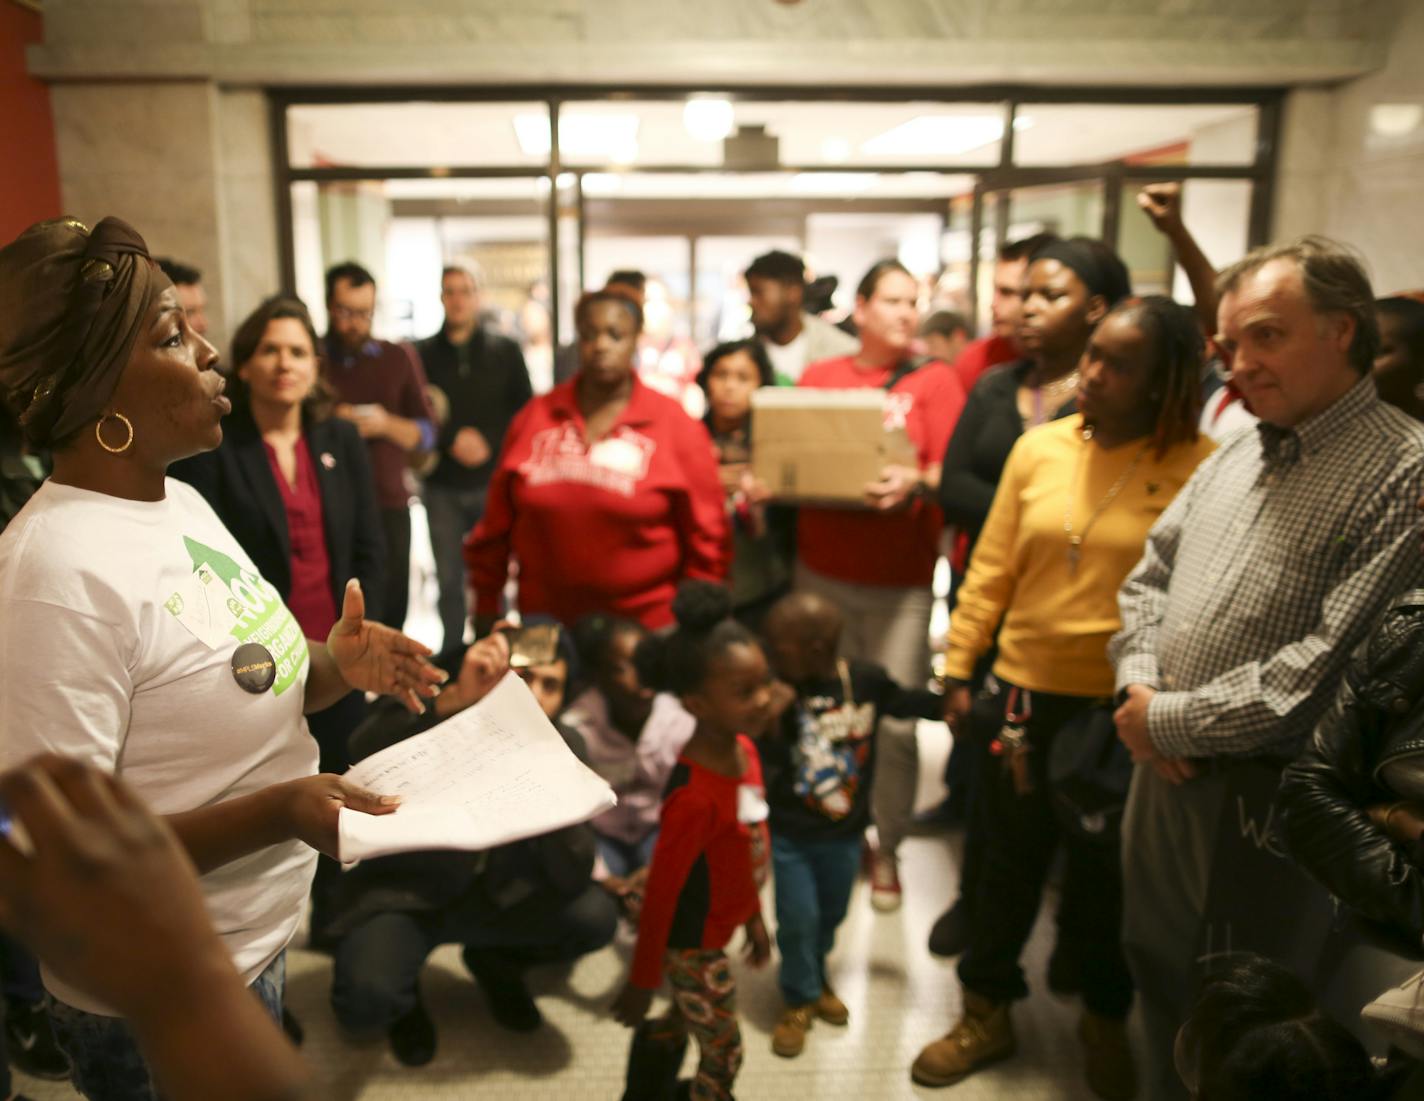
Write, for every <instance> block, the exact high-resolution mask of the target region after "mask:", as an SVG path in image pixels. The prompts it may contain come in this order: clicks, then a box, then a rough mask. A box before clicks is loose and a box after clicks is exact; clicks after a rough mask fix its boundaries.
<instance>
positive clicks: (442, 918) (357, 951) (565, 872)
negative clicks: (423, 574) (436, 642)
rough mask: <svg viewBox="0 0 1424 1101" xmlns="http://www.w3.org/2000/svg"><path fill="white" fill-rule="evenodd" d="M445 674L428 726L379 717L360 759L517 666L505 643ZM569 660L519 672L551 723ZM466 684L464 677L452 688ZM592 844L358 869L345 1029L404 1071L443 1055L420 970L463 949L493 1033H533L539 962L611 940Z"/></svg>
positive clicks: (471, 653) (343, 974) (453, 656)
mask: <svg viewBox="0 0 1424 1101" xmlns="http://www.w3.org/2000/svg"><path fill="white" fill-rule="evenodd" d="M440 664H442V665H444V666H445V667H446V668H448V669H450V670H451V672H452V676H454V679H452V681H451V683H450V684H449V685H447V686H446V688H445V690H444V691H443V692H442V693H441V694H440V696H439V697H438V698H437V700H436V701H435V705H434V707H433V708H432V709H431V712H430V715H429V716H428V717H427V718H425V719H412V718H410V717H408V716H402V715H401V714H400V713H398V712H395V711H393V710H390V709H381V710H378V711H377V712H376V713H375V714H374V715H373V716H372V717H371V719H369V720H368V721H367V722H366V723H364V724H363V725H362V726H361V728H359V729H358V730H357V732H356V733H355V734H354V735H353V736H352V739H351V756H352V759H353V760H359V759H361V758H364V757H367V756H370V755H371V754H372V753H375V752H377V751H378V750H381V749H384V748H386V747H387V746H390V745H394V744H396V743H397V742H400V741H402V740H404V739H405V738H408V737H410V736H412V735H414V734H418V733H421V732H422V731H423V730H425V729H427V728H428V727H430V726H431V725H433V724H434V723H435V722H438V721H440V720H441V719H445V718H449V717H450V716H451V715H453V714H455V713H456V712H458V711H460V710H462V709H463V708H465V707H469V706H470V705H472V704H474V703H476V702H478V701H479V700H480V699H482V698H483V697H484V695H485V694H486V693H487V692H488V691H489V690H490V689H491V688H493V687H494V685H495V684H497V683H498V682H499V680H500V678H501V677H502V675H503V673H504V670H505V669H506V668H508V664H509V648H508V643H507V642H506V641H505V640H504V638H503V637H502V636H500V635H491V636H489V637H487V638H485V639H482V640H480V641H479V642H477V643H475V644H474V645H473V646H471V647H469V649H468V650H466V651H464V652H462V650H461V649H460V648H457V649H456V650H454V651H447V652H446V655H445V656H444V657H442V659H441V661H440ZM572 664H573V651H572V648H571V647H570V646H568V644H567V642H566V641H564V640H563V638H562V634H561V642H560V647H559V656H558V658H557V660H555V661H553V662H550V663H547V664H543V665H532V666H528V667H526V668H523V669H520V670H519V673H520V675H521V676H522V677H524V679H525V681H526V682H527V683H529V685H530V688H531V690H532V691H533V693H534V697H535V699H536V700H538V702H539V706H540V707H541V708H542V709H543V711H544V713H545V714H546V715H548V716H549V717H550V719H552V718H553V717H554V716H555V715H557V714H558V712H559V710H560V708H561V707H562V706H563V702H564V688H565V686H566V685H567V683H568V679H569V673H570V666H571V665H572ZM456 671H458V676H455V674H456ZM559 732H560V733H561V734H562V735H563V736H564V739H565V741H566V742H568V745H569V748H570V749H572V750H573V752H574V753H575V754H576V755H578V756H579V758H580V759H583V760H586V755H585V751H584V746H583V741H582V739H581V738H580V737H579V736H578V735H577V734H576V733H574V732H572V731H570V730H568V729H566V728H564V727H562V726H560V727H559ZM593 858H594V842H593V833H592V830H591V829H590V828H589V827H588V826H587V825H577V826H571V827H569V828H567V829H563V830H557V831H555V832H553V833H549V834H545V835H543V836H542V837H534V838H530V839H529V840H527V841H519V842H515V843H514V844H510V845H504V846H501V847H499V848H497V849H490V850H488V851H485V852H478V853H464V852H422V853H402V854H399V855H396V856H385V857H380V858H378V859H375V860H368V861H364V862H363V863H361V864H360V865H358V866H357V867H356V868H355V869H353V870H352V871H351V872H349V873H348V874H347V875H346V876H344V877H343V883H342V887H343V890H342V893H341V898H340V903H339V907H338V913H337V917H336V919H335V923H334V928H335V930H336V931H337V932H338V934H339V935H340V943H339V945H338V946H337V949H336V959H335V973H334V975H333V978H332V988H331V1002H332V1008H333V1009H334V1010H335V1011H336V1016H337V1019H338V1020H339V1021H340V1022H341V1024H342V1026H343V1027H344V1028H346V1029H347V1030H349V1031H351V1032H353V1033H357V1034H370V1033H373V1032H379V1031H381V1030H385V1031H386V1033H387V1035H388V1037H389V1039H390V1044H391V1050H392V1051H393V1053H394V1054H395V1056H396V1058H397V1059H399V1060H400V1061H401V1062H402V1063H404V1064H405V1065H407V1066H420V1065H423V1064H425V1063H428V1062H429V1061H430V1060H431V1059H432V1058H433V1057H434V1055H435V1026H434V1023H433V1022H432V1021H431V1019H430V1017H429V1015H428V1014H427V1013H426V1011H425V1008H424V1006H423V1005H422V1003H421V998H420V971H421V968H422V967H423V966H424V965H425V960H426V958H427V957H428V956H429V955H430V953H431V952H433V951H434V950H435V949H436V948H437V947H439V946H440V945H442V944H452V943H453V944H460V945H463V946H464V952H463V957H464V961H465V965H466V966H467V967H468V968H469V969H470V973H471V974H472V975H473V976H474V977H475V978H476V979H477V980H478V981H479V983H480V985H481V986H482V987H483V988H484V991H485V995H486V997H487V998H488V999H489V1003H490V1010H491V1012H492V1013H493V1015H494V1018H495V1020H496V1021H497V1022H499V1024H501V1025H502V1026H504V1027H505V1028H508V1029H512V1030H514V1031H520V1032H527V1031H532V1030H533V1029H536V1028H538V1027H539V1025H540V1024H541V1023H542V1018H541V1016H540V1014H539V1009H538V1007H537V1006H536V1005H535V1004H534V1001H533V999H532V998H531V997H530V995H529V992H528V990H527V988H526V987H525V985H524V978H523V972H524V969H525V968H526V967H528V966H529V965H531V964H535V963H545V962H554V961H558V960H572V959H576V958H577V957H579V956H582V955H585V954H587V953H589V952H593V951H596V950H597V949H599V948H602V947H603V946H604V945H605V944H607V943H608V942H609V941H611V940H612V939H613V934H614V931H615V930H616V928H617V923H618V911H617V905H616V903H615V902H614V901H613V898H612V897H611V896H610V895H609V894H608V892H607V891H605V890H603V889H602V888H601V887H599V886H598V885H597V884H595V883H594V882H593V880H592V871H593Z"/></svg>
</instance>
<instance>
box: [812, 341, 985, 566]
mask: <svg viewBox="0 0 1424 1101" xmlns="http://www.w3.org/2000/svg"><path fill="white" fill-rule="evenodd" d="M891 370H892V369H891V368H890V367H882V368H879V369H877V370H874V371H867V370H863V369H861V368H859V367H857V366H856V364H855V359H854V357H853V356H842V357H840V358H838V359H825V360H822V361H821V362H820V363H813V364H811V366H809V367H807V368H806V372H805V374H803V375H802V376H801V381H800V383H799V385H801V386H810V387H818V388H820V389H823V390H859V389H879V388H883V387H884V385H885V384H886V383H887V382H888V381H889V380H890V374H891ZM890 397H891V400H890V402H889V403H888V407H887V409H886V420H887V425H889V426H891V427H893V426H895V425H896V424H900V425H903V426H904V428H905V431H906V432H907V433H908V434H909V437H910V442H911V443H913V444H914V445H915V453H916V457H917V458H918V460H919V464H920V469H921V470H930V469H933V470H938V469H939V468H940V465H941V463H942V462H943V461H944V452H945V448H947V447H948V446H949V437H950V436H951V435H952V434H953V433H954V424H955V422H956V421H957V420H958V419H959V413H960V410H962V409H963V408H964V390H963V388H962V387H961V386H960V385H959V379H958V378H957V377H956V376H955V373H954V371H953V370H952V369H951V368H949V367H947V366H945V365H944V364H943V363H941V362H939V361H938V360H932V361H931V362H929V363H926V364H925V365H924V366H922V367H920V368H919V369H917V370H915V371H911V372H910V373H909V374H908V375H906V376H905V377H904V378H902V379H901V380H900V381H899V382H897V383H896V384H895V387H894V389H893V390H891V391H890ZM943 524H944V518H943V516H942V515H941V513H940V510H939V506H938V505H937V504H935V503H934V502H933V501H932V500H931V499H929V498H927V497H917V498H914V499H913V500H911V502H910V504H909V505H908V506H907V507H906V508H903V509H900V510H899V511H896V512H872V511H869V510H867V509H853V508H803V509H801V510H800V515H799V520H798V522H797V529H796V544H797V549H798V553H799V554H800V556H801V561H802V562H803V563H805V564H806V565H807V566H808V567H810V568H811V569H812V570H815V571H816V572H817V573H819V574H823V575H825V576H826V577H830V578H833V579H834V580H837V581H847V582H850V583H852V584H856V585H884V586H887V587H895V588H910V587H919V586H923V585H928V584H930V583H931V582H932V581H933V580H934V568H935V561H936V559H938V557H939V532H940V528H941V527H942V526H943Z"/></svg>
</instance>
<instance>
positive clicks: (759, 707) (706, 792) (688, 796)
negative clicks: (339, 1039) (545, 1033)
mask: <svg viewBox="0 0 1424 1101" xmlns="http://www.w3.org/2000/svg"><path fill="white" fill-rule="evenodd" d="M731 611H732V600H731V594H730V593H729V592H728V591H727V589H725V588H724V587H722V586H720V585H716V584H712V583H710V582H701V581H689V582H686V583H684V584H683V585H682V587H681V588H680V589H679V590H678V594H677V597H676V599H675V600H674V601H673V614H674V616H675V617H676V619H677V622H678V628H677V630H676V631H675V632H673V634H672V635H670V636H668V637H666V638H663V637H659V636H649V637H648V638H647V639H646V640H644V642H643V643H642V644H640V646H639V648H638V653H637V657H636V661H637V665H638V675H639V676H640V677H641V678H642V679H643V681H644V683H646V684H649V685H652V686H655V687H657V688H659V689H661V690H664V691H669V692H673V693H675V694H677V695H679V696H681V697H682V704H683V706H684V707H685V708H686V709H687V710H688V712H689V713H690V714H691V715H692V716H693V717H694V718H695V719H696V720H697V729H696V732H695V733H694V734H693V735H692V738H691V739H690V740H689V741H688V743H687V745H686V746H685V747H684V748H683V751H682V755H681V756H680V757H679V758H678V763H677V767H676V768H675V769H674V770H673V774H672V778H671V779H670V780H669V781H668V788H667V795H666V797H665V799H664V802H663V809H662V822H661V825H660V827H659V831H660V832H659V834H658V842H657V847H656V848H655V849H654V850H653V861H652V870H651V871H650V873H649V875H648V885H647V894H646V897H645V899H644V901H643V916H642V921H641V924H640V925H639V929H638V947H637V950H636V952H635V953H634V956H633V971H632V974H631V976H630V977H629V979H628V984H627V985H626V986H625V987H624V988H623V992H622V993H621V994H619V996H618V1000H617V1001H616V1002H615V1003H614V1006H613V1012H614V1013H615V1014H616V1016H617V1017H618V1020H620V1021H621V1022H622V1023H623V1024H625V1025H628V1026H629V1027H630V1028H634V1027H638V1026H639V1025H640V1023H641V1022H643V1018H644V1017H646V1016H647V1013H648V1008H649V1006H650V1005H651V1004H652V999H653V993H654V991H655V990H657V988H658V987H659V986H661V985H662V981H663V978H664V976H666V978H667V980H668V982H669V983H670V984H671V986H672V993H673V1004H672V1006H671V1008H670V1009H669V1010H668V1013H667V1015H666V1016H664V1017H661V1018H658V1019H657V1020H654V1021H649V1022H647V1023H646V1024H642V1027H641V1028H639V1031H638V1034H637V1036H636V1037H635V1040H634V1044H633V1054H632V1057H631V1058H630V1061H629V1068H628V1070H629V1075H628V1082H629V1091H628V1093H627V1094H625V1098H626V1099H627V1101H639V1099H641V1098H655V1097H660V1096H665V1094H663V1093H662V1091H663V1090H666V1089H667V1088H668V1086H670V1085H671V1083H670V1082H668V1081H667V1079H670V1078H671V1077H673V1076H675V1075H676V1073H677V1067H678V1066H679V1065H680V1064H681V1061H682V1060H681V1052H682V1050H683V1049H684V1048H685V1046H686V1043H687V1035H688V1033H689V1032H690V1033H691V1034H692V1035H694V1036H695V1037H696V1038H697V1044H698V1048H699V1050H700V1053H701V1060H700V1062H699V1064H698V1068H697V1077H696V1078H695V1079H694V1080H693V1081H692V1082H691V1083H689V1084H687V1086H686V1087H685V1092H684V1093H683V1094H682V1095H681V1096H689V1097H692V1098H694V1099H696V1101H727V1099H730V1098H731V1096H732V1082H733V1080H734V1079H735V1078H736V1075H737V1070H738V1069H739V1068H740V1067H741V1064H742V1037H741V1030H740V1028H739V1027H738V1025H737V1017H736V1004H735V996H736V983H735V981H734V979H733V977H732V971H731V967H730V965H729V964H728V961H727V956H726V953H725V951H724V949H725V948H726V946H727V943H728V941H730V940H731V938H732V934H733V933H734V932H736V930H737V927H738V926H742V927H744V928H745V929H746V934H747V948H746V955H747V958H748V959H749V960H750V961H751V963H752V965H753V966H756V967H760V966H762V965H763V964H765V963H766V961H767V960H768V959H769V958H770V956H771V942H770V940H769V938H768V937H767V932H766V926H765V925H764V924H763V922H762V916H761V904H760V902H759V900H758V898H757V888H758V886H759V885H760V883H762V882H763V881H764V880H765V878H766V860H767V829H766V818H767V805H766V797H765V788H764V785H763V783H762V775H761V762H760V760H759V759H758V757H757V751H756V747H755V746H754V745H753V744H752V741H751V737H750V736H754V735H757V734H759V733H761V731H762V729H763V728H764V727H765V725H766V723H767V719H768V712H769V709H770V702H771V700H770V696H771V674H770V671H769V669H768V667H767V662H766V656H765V655H764V654H763V653H762V651H761V647H760V646H759V645H758V644H757V641H756V639H755V637H754V636H753V635H752V634H751V633H750V632H749V631H748V630H747V629H746V628H745V627H743V626H742V625H741V624H739V623H737V622H736V621H735V620H733V619H731V618H730V615H731ZM664 1076H666V1077H664ZM650 1078H651V1079H658V1078H663V1081H662V1082H656V1081H649V1079H650Z"/></svg>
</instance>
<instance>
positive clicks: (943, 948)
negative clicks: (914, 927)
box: [930, 895, 969, 958]
mask: <svg viewBox="0 0 1424 1101" xmlns="http://www.w3.org/2000/svg"><path fill="white" fill-rule="evenodd" d="M968 947H969V904H968V903H967V902H965V901H964V896H963V895H961V896H960V897H959V898H957V899H955V902H954V905H953V906H951V907H950V908H949V909H948V910H946V911H945V912H944V913H942V914H940V916H939V917H938V919H936V921H935V923H934V925H932V926H931V927H930V951H931V952H932V953H933V954H934V955H936V956H944V957H946V958H949V957H953V956H959V955H963V954H964V950H965V949H966V948H968Z"/></svg>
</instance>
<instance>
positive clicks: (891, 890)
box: [870, 855, 900, 914]
mask: <svg viewBox="0 0 1424 1101" xmlns="http://www.w3.org/2000/svg"><path fill="white" fill-rule="evenodd" d="M870 905H871V906H873V907H874V908H875V909H877V910H879V911H880V912H881V913H882V914H889V913H893V912H894V911H896V910H898V909H899V908H900V870H899V867H898V865H897V863H896V860H895V858H894V857H893V856H884V855H877V856H876V857H875V861H874V863H872V864H871V865H870Z"/></svg>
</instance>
